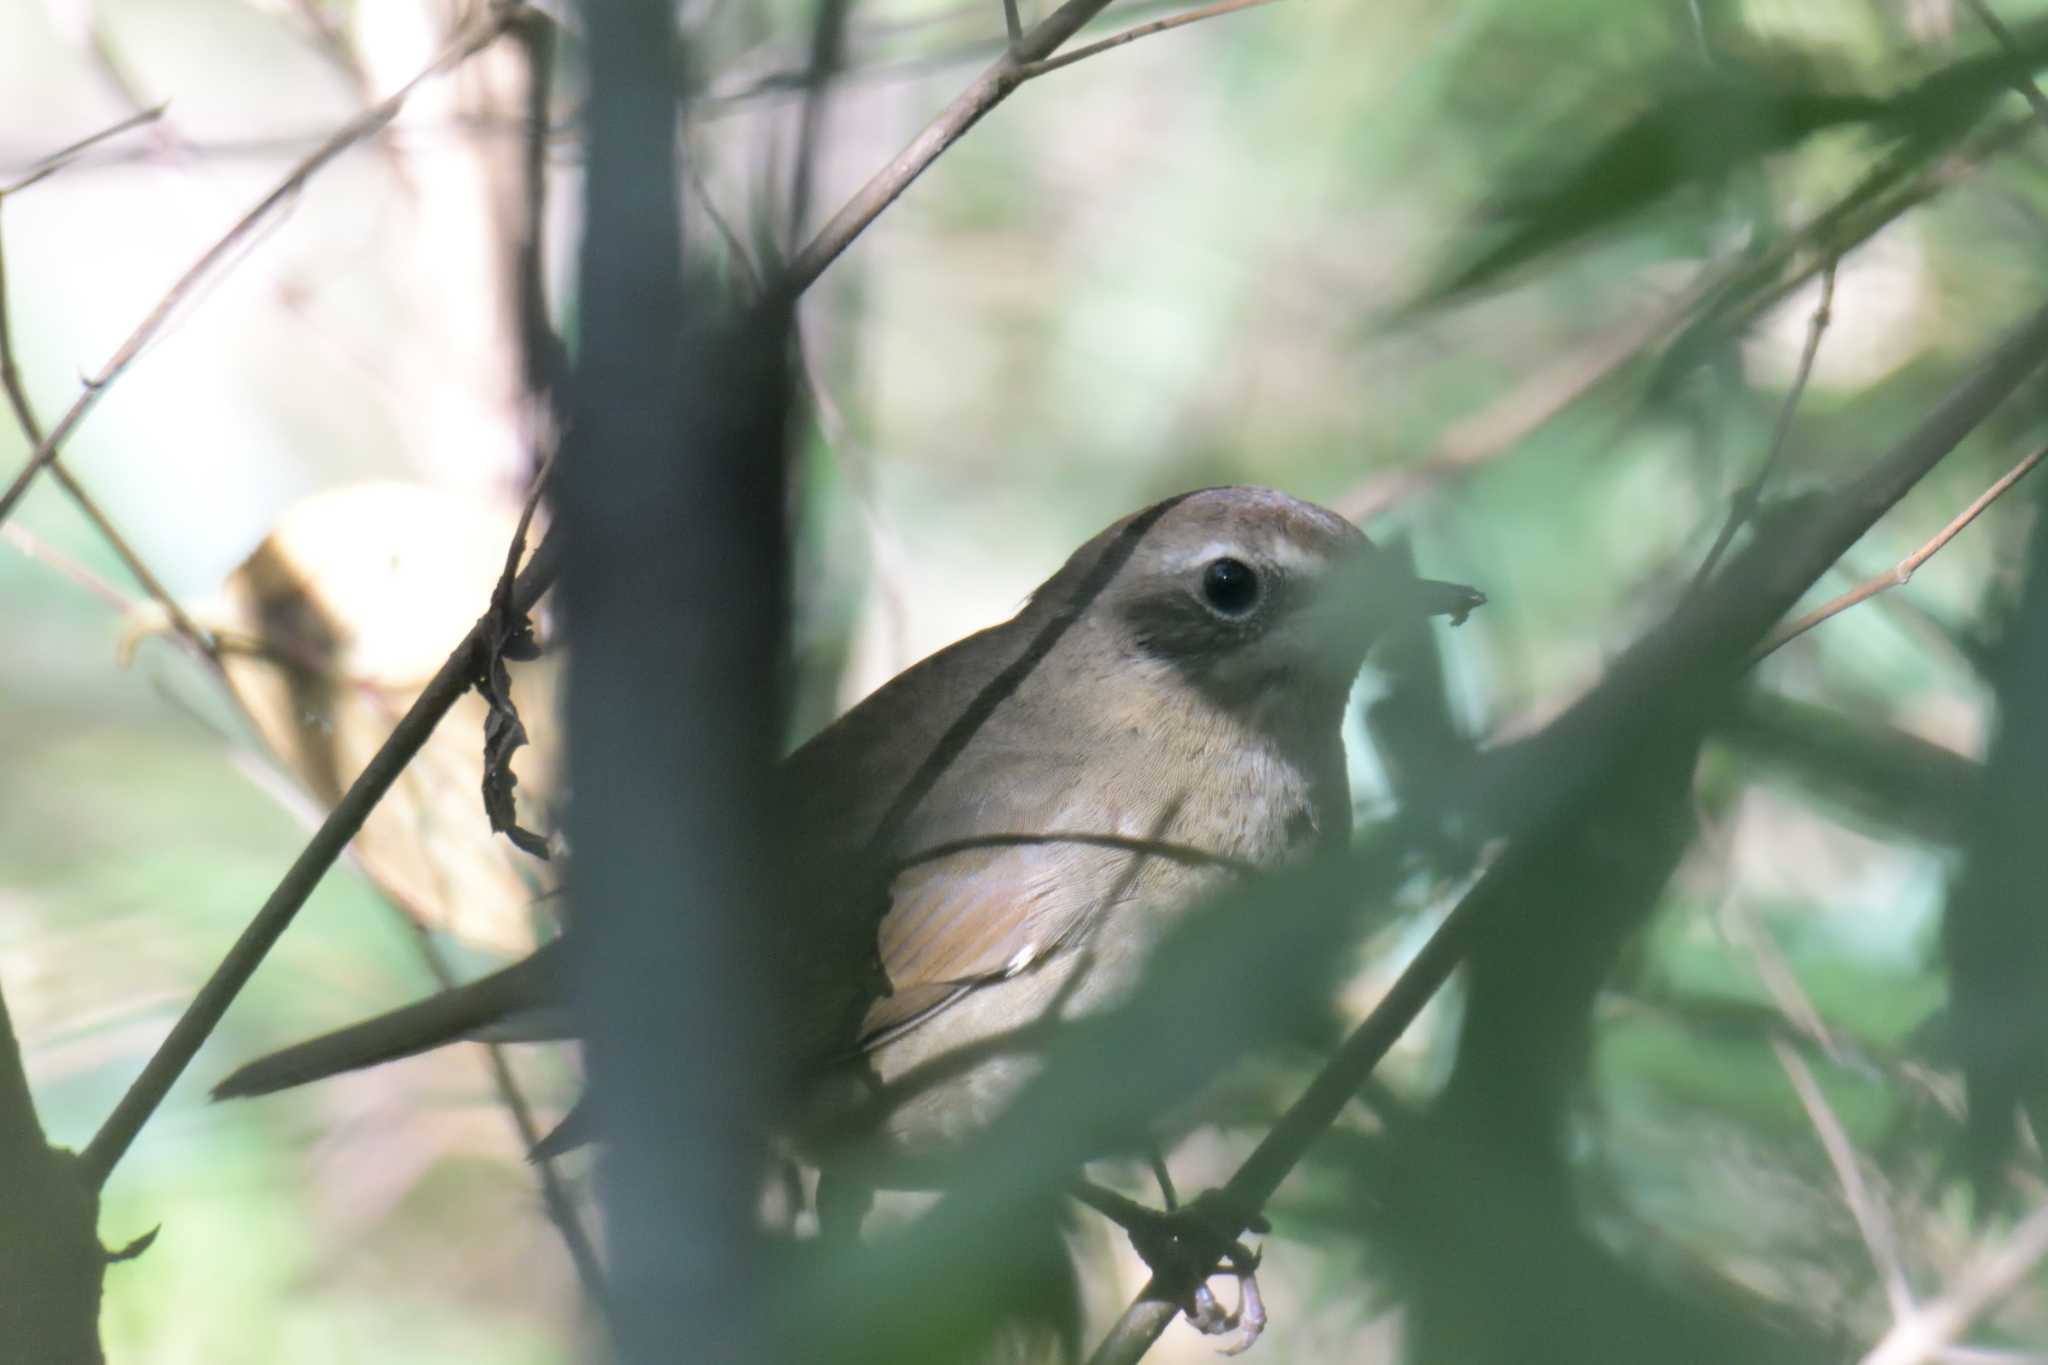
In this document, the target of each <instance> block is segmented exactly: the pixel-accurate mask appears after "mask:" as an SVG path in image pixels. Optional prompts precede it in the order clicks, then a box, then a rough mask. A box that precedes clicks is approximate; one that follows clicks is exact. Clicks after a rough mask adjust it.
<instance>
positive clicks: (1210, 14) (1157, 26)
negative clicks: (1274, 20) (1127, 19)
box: [1017, 0, 1273, 81]
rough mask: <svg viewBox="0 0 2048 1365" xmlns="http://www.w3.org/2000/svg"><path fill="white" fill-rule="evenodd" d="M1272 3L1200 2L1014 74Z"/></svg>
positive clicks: (1053, 67) (1037, 71)
mask: <svg viewBox="0 0 2048 1365" xmlns="http://www.w3.org/2000/svg"><path fill="white" fill-rule="evenodd" d="M1272 3H1273V0H1218V3H1216V4H1213V5H1204V6H1202V7H1201V8H1200V9H1192V10H1189V11H1188V12H1187V13H1186V14H1175V15H1170V16H1168V17H1167V18H1164V19H1154V20H1153V21H1152V22H1150V23H1148V24H1136V25H1133V26H1132V27H1130V28H1127V29H1125V30H1124V31H1123V32H1122V33H1118V34H1114V35H1112V36H1111V37H1108V38H1104V39H1103V40H1102V41H1101V42H1099V43H1090V44H1088V45H1087V46H1086V47H1077V48H1075V49H1074V50H1073V51H1072V52H1063V53H1061V54H1060V55H1059V56H1057V57H1047V58H1044V59H1043V60H1041V61H1035V62H1028V63H1026V64H1025V65H1024V66H1023V67H1022V68H1020V69H1019V71H1018V73H1017V74H1018V78H1019V79H1021V80H1027V81H1028V80H1036V79H1037V78H1038V77H1040V76H1043V75H1044V74H1045V73H1046V72H1048V71H1057V70H1059V69H1060V68H1061V67H1063V66H1072V65H1073V64H1074V63H1075V62H1079V61H1085V60H1087V59H1088V58H1090V57H1093V56H1095V55H1096V54H1098V53H1102V52H1107V51H1109V50H1110V49H1111V48H1117V47H1122V46H1123V45H1124V44H1125V43H1134V42H1136V41H1137V40H1138V39H1140V38H1148V37H1150V36H1151V35H1153V34H1155V33H1164V32H1166V31H1167V30H1168V29H1172V28H1180V27H1182V26H1183V25H1186V24H1195V23H1200V22H1201V21H1202V20H1204V19H1214V18H1216V17H1217V16H1218V15H1222V14H1235V13H1236V12H1237V11H1239V10H1241V9H1257V8H1258V7H1259V6H1260V5H1270V4H1272Z"/></svg>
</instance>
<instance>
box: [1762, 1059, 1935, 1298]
mask: <svg viewBox="0 0 2048 1365" xmlns="http://www.w3.org/2000/svg"><path fill="white" fill-rule="evenodd" d="M1771 1051H1772V1052H1774V1053H1776V1054H1777V1057H1778V1065H1779V1066H1782V1067H1783V1068H1785V1078H1786V1079H1787V1080H1789V1081H1791V1082H1792V1092H1793V1093H1794V1094H1795V1095H1797V1096H1798V1097H1799V1107H1800V1108H1802V1109H1804V1110H1805V1111H1806V1118H1807V1121H1808V1122H1809V1123H1811V1124H1812V1125H1813V1133H1814V1136H1815V1137H1817V1138H1819V1139H1820V1147H1821V1151H1823V1152H1825V1153H1826V1154H1827V1158H1828V1165H1830V1166H1832V1167H1833V1168H1834V1171H1835V1179H1836V1180H1838V1181H1840V1182H1841V1186H1842V1202H1843V1203H1845V1204H1847V1205H1848V1206H1849V1215H1850V1216H1851V1217H1852V1218H1854V1219H1855V1220H1856V1229H1857V1231H1858V1232H1860V1233H1862V1234H1863V1245H1864V1247H1865V1248H1866V1249H1868V1251H1869V1252H1870V1263H1871V1264H1872V1265H1873V1266H1875V1267H1876V1268H1877V1278H1878V1281H1879V1283H1881V1284H1882V1285H1883V1286H1884V1299H1885V1303H1886V1304H1888V1305H1889V1306H1890V1308H1891V1310H1892V1317H1893V1319H1894V1320H1896V1321H1901V1322H1903V1321H1905V1320H1906V1319H1908V1318H1910V1317H1911V1316H1912V1315H1913V1314H1914V1313H1915V1312H1916V1311H1917V1310H1916V1309H1915V1308H1914V1306H1913V1288H1912V1286H1911V1285H1910V1284H1909V1283H1908V1282H1907V1280H1906V1269H1905V1263H1904V1262H1903V1261H1902V1260H1901V1259H1900V1257H1899V1238H1898V1232H1897V1230H1896V1229H1894V1228H1893V1227H1892V1221H1891V1217H1890V1215H1889V1214H1888V1213H1887V1212H1886V1211H1885V1208H1884V1206H1883V1205H1882V1204H1880V1203H1878V1202H1877V1200H1875V1199H1873V1198H1872V1197H1871V1194H1870V1187H1869V1186H1868V1185H1866V1184H1864V1183H1863V1169H1862V1167H1861V1166H1860V1165H1859V1164H1858V1163H1857V1159H1856V1148H1855V1147H1854V1146H1853V1145H1852V1144H1851V1143H1850V1141H1849V1134H1848V1133H1847V1131H1845V1130H1844V1129H1843V1127H1842V1121H1841V1120H1840V1119H1838V1118H1836V1117H1835V1111H1834V1110H1833V1109H1832V1108H1831V1107H1830V1106H1829V1105H1828V1099H1827V1096H1826V1095H1824V1094H1822V1093H1821V1088H1820V1085H1819V1084H1818V1083H1817V1082H1816V1081H1815V1080H1814V1079H1813V1072H1812V1071H1811V1070H1809V1069H1808V1068H1807V1065H1806V1062H1805V1059H1803V1058H1802V1057H1800V1055H1799V1052H1798V1049H1796V1048H1794V1047H1793V1046H1792V1045H1791V1044H1790V1043H1788V1042H1786V1041H1785V1040H1784V1039H1782V1038H1773V1039H1772V1040H1771Z"/></svg>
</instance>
